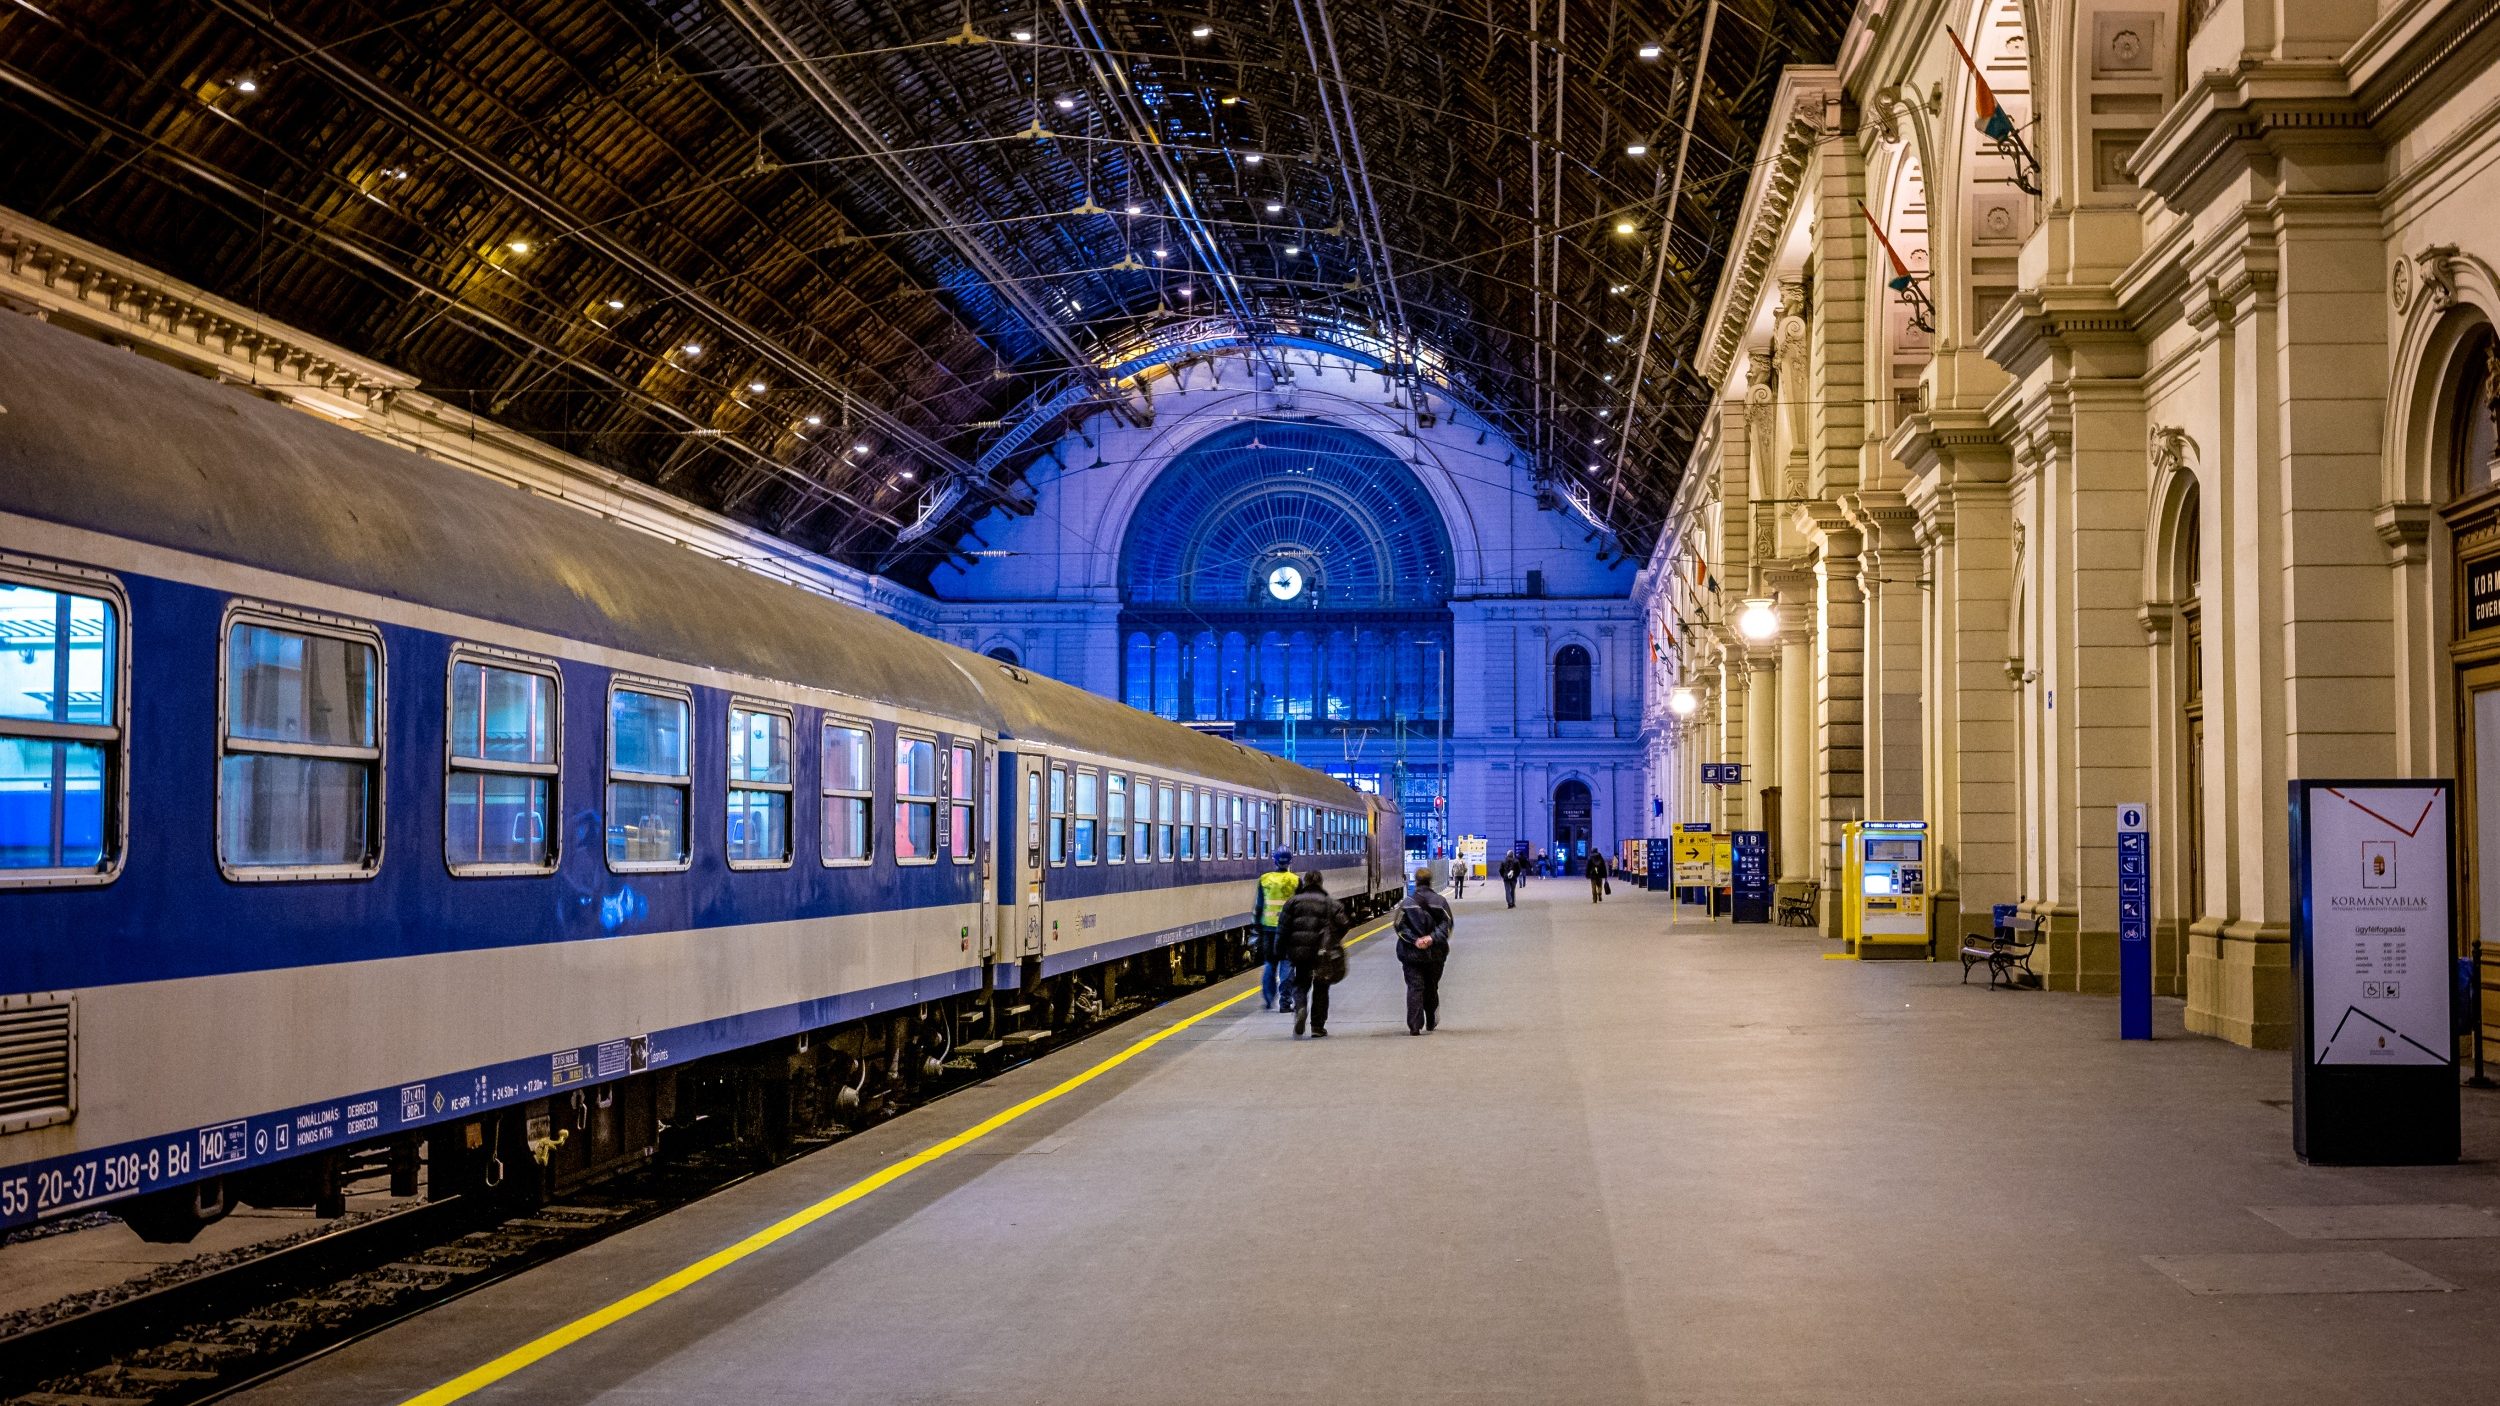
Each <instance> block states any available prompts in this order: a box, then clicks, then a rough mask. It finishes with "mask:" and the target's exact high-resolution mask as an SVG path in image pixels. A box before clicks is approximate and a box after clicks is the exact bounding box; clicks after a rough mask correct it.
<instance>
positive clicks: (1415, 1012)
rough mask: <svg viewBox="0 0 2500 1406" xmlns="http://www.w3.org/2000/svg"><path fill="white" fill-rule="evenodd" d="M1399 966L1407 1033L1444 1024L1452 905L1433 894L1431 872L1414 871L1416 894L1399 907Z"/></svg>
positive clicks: (1416, 1033)
mask: <svg viewBox="0 0 2500 1406" xmlns="http://www.w3.org/2000/svg"><path fill="white" fill-rule="evenodd" d="M1397 928H1398V965H1399V967H1401V968H1403V969H1404V971H1405V973H1406V1033H1407V1034H1409V1035H1421V1034H1423V1033H1424V1032H1425V1031H1427V1030H1433V1029H1437V1028H1439V1026H1440V1024H1441V968H1442V967H1444V966H1445V965H1447V964H1448V963H1449V960H1450V905H1449V902H1448V900H1446V899H1444V898H1442V897H1441V895H1439V894H1437V893H1434V892H1433V891H1432V871H1431V870H1429V869H1418V870H1416V871H1415V892H1414V893H1412V894H1410V895H1408V896H1407V900H1406V901H1405V902H1404V903H1401V904H1399V905H1398V919H1397Z"/></svg>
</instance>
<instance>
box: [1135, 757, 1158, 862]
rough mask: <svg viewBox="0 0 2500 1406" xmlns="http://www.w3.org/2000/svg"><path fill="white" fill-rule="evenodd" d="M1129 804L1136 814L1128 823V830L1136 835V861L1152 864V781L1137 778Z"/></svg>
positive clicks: (1153, 817)
mask: <svg viewBox="0 0 2500 1406" xmlns="http://www.w3.org/2000/svg"><path fill="white" fill-rule="evenodd" d="M1130 804H1131V806H1132V807H1133V808H1134V814H1135V816H1136V819H1134V820H1132V821H1131V822H1130V823H1129V830H1130V832H1131V833H1132V834H1133V835H1134V836H1135V837H1136V841H1137V844H1136V851H1137V862H1138V863H1140V864H1152V863H1153V862H1154V857H1155V845H1154V830H1155V825H1154V822H1155V784H1154V782H1153V781H1152V780H1150V779H1148V778H1146V777H1143V776H1141V777H1139V778H1137V785H1136V787H1135V788H1134V793H1133V794H1132V796H1131V797H1130Z"/></svg>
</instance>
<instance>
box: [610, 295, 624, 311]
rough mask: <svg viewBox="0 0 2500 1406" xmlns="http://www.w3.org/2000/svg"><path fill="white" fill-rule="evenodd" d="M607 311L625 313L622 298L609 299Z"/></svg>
mask: <svg viewBox="0 0 2500 1406" xmlns="http://www.w3.org/2000/svg"><path fill="white" fill-rule="evenodd" d="M608 311H610V312H623V311H625V300H624V299H623V298H610V299H608Z"/></svg>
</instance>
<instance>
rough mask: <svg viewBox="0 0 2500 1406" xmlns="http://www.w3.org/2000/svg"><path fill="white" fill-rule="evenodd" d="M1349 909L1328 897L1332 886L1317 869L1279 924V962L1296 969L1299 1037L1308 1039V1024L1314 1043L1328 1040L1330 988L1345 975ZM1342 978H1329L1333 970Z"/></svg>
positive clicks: (1295, 1005) (1295, 1013)
mask: <svg viewBox="0 0 2500 1406" xmlns="http://www.w3.org/2000/svg"><path fill="white" fill-rule="evenodd" d="M1346 927H1347V923H1346V916H1345V909H1344V908H1343V907H1341V906H1340V905H1339V904H1338V902H1337V900H1335V899H1333V898H1330V897H1329V896H1328V886H1327V885H1326V884H1325V883H1323V882H1322V881H1321V879H1320V873H1319V871H1318V870H1317V869H1313V870H1311V871H1309V872H1308V873H1305V874H1304V875H1303V876H1302V886H1301V888H1300V889H1298V890H1297V891H1296V892H1295V893H1294V896H1293V897H1291V898H1289V899H1287V900H1285V907H1284V911H1283V912H1282V913H1281V914H1280V915H1279V917H1278V919H1277V923H1276V946H1277V956H1278V957H1279V958H1281V959H1283V960H1284V961H1287V962H1290V963H1292V964H1293V986H1292V988H1291V989H1292V992H1293V1033H1294V1034H1296V1035H1299V1034H1301V1033H1302V1026H1303V1021H1304V1020H1305V1018H1307V1019H1308V1020H1309V1022H1310V1027H1311V1038H1312V1039H1314V1040H1322V1039H1326V1038H1327V1036H1328V988H1329V985H1330V984H1331V983H1332V982H1334V981H1336V980H1338V979H1339V978H1341V977H1343V975H1344V974H1345V933H1346ZM1332 966H1333V967H1334V968H1335V970H1336V972H1337V975H1336V976H1334V977H1332V976H1330V975H1328V970H1329V968H1330V967H1332Z"/></svg>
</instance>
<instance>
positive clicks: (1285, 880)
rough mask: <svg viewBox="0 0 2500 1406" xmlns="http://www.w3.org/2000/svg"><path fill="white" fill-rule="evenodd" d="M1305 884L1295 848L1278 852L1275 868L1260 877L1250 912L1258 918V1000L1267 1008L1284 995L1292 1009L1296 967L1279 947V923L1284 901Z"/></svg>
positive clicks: (1273, 1007)
mask: <svg viewBox="0 0 2500 1406" xmlns="http://www.w3.org/2000/svg"><path fill="white" fill-rule="evenodd" d="M1301 886H1302V884H1301V881H1300V880H1297V879H1296V878H1294V876H1293V851H1291V850H1282V849H1280V850H1278V851H1276V867H1275V868H1273V869H1270V870H1268V871H1267V872H1266V873H1264V874H1261V875H1260V876H1259V887H1258V894H1257V897H1256V898H1255V899H1254V900H1253V904H1252V908H1251V911H1252V913H1253V914H1254V915H1255V916H1256V917H1257V919H1258V950H1257V952H1256V953H1255V955H1256V956H1257V957H1258V959H1259V1000H1260V1001H1261V1002H1263V1003H1264V1004H1265V1006H1266V1008H1267V1009H1269V1010H1271V1011H1272V1010H1274V1009H1276V998H1277V997H1278V996H1283V997H1284V998H1285V1009H1286V1010H1292V1009H1293V969H1292V968H1291V967H1290V966H1288V965H1287V964H1286V962H1285V954H1284V953H1282V952H1280V951H1278V950H1277V949H1276V924H1277V923H1278V922H1280V921H1282V920H1283V918H1284V916H1285V904H1286V903H1287V902H1289V901H1290V900H1291V899H1292V898H1293V894H1294V890H1296V889H1298V888H1300V887H1301Z"/></svg>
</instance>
